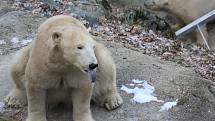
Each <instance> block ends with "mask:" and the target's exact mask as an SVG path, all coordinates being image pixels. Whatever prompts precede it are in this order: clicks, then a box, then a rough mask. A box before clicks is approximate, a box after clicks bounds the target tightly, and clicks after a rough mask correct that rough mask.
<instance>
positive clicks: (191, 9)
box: [145, 0, 215, 49]
mask: <svg viewBox="0 0 215 121" xmlns="http://www.w3.org/2000/svg"><path fill="white" fill-rule="evenodd" d="M145 3H146V4H145V5H146V7H147V8H149V9H152V10H163V11H166V12H169V13H172V14H174V15H176V16H177V17H178V18H179V19H181V20H182V21H183V22H184V23H185V24H189V23H190V22H192V21H194V20H196V19H197V18H199V17H201V16H203V15H205V14H207V13H208V12H210V11H212V10H214V9H215V0H146V2H145ZM201 30H202V32H203V34H204V35H205V37H206V38H208V33H207V27H206V24H204V25H202V26H201ZM196 37H197V43H198V44H200V45H203V44H204V40H203V39H202V36H201V34H200V33H199V31H197V30H196ZM209 41H212V40H209ZM211 47H212V48H213V49H215V45H211Z"/></svg>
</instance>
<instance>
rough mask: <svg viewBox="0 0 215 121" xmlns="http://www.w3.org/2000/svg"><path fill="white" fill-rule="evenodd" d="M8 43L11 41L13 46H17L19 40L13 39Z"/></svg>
mask: <svg viewBox="0 0 215 121" xmlns="http://www.w3.org/2000/svg"><path fill="white" fill-rule="evenodd" d="M10 41H11V42H12V43H13V44H17V43H19V38H17V37H13V38H12V39H11V40H10Z"/></svg>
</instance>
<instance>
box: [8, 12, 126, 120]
mask: <svg viewBox="0 0 215 121" xmlns="http://www.w3.org/2000/svg"><path fill="white" fill-rule="evenodd" d="M11 75H12V78H13V80H14V83H15V88H14V89H13V90H12V91H11V92H10V93H9V94H8V96H7V97H6V98H5V101H6V102H7V104H8V105H10V106H22V105H25V104H28V117H27V121H46V120H47V119H46V108H45V107H46V105H47V104H50V103H57V102H60V101H63V102H64V101H65V102H72V105H73V120H74V121H94V119H93V118H92V115H91V111H90V100H91V99H92V100H94V101H95V102H97V103H99V104H101V105H102V106H105V107H106V108H107V109H108V110H112V109H115V108H117V107H119V106H120V105H121V104H122V103H123V100H122V98H121V96H120V95H119V93H118V91H117V87H116V67H115V63H114V61H113V59H112V57H111V55H110V54H109V52H108V50H107V49H106V48H105V47H104V46H103V45H101V44H99V43H98V42H96V41H95V40H93V38H92V37H91V35H90V34H89V32H88V31H87V29H86V28H85V27H84V25H83V24H82V23H81V22H79V21H78V20H76V19H75V18H73V17H71V16H69V15H58V16H54V17H51V18H49V19H48V20H46V21H45V22H44V23H43V24H42V25H41V26H40V27H39V29H38V32H37V36H36V39H35V40H34V41H33V42H32V43H31V44H30V45H28V46H27V47H25V48H24V49H22V50H21V51H20V52H19V57H18V58H17V61H16V62H15V64H13V65H12V69H11ZM94 81H95V82H94Z"/></svg>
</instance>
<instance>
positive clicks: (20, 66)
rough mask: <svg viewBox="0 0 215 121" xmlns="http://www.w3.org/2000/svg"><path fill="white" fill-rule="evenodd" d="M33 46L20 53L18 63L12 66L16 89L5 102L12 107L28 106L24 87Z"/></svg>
mask: <svg viewBox="0 0 215 121" xmlns="http://www.w3.org/2000/svg"><path fill="white" fill-rule="evenodd" d="M30 48H31V46H30V45H29V46H27V47H25V48H23V49H22V50H20V51H19V52H18V55H17V58H15V59H16V62H15V63H14V64H13V65H12V68H11V76H12V79H13V81H14V83H15V87H14V89H13V90H12V91H11V92H10V93H9V94H8V95H7V97H6V98H5V102H6V103H7V104H8V105H9V106H12V107H21V106H24V105H26V104H27V98H26V92H25V87H24V84H23V83H24V82H23V81H24V75H25V68H26V65H27V62H28V59H29V52H30Z"/></svg>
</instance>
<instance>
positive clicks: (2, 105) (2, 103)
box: [0, 102, 4, 112]
mask: <svg viewBox="0 0 215 121" xmlns="http://www.w3.org/2000/svg"><path fill="white" fill-rule="evenodd" d="M3 108H4V102H0V112H2V109H3Z"/></svg>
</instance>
